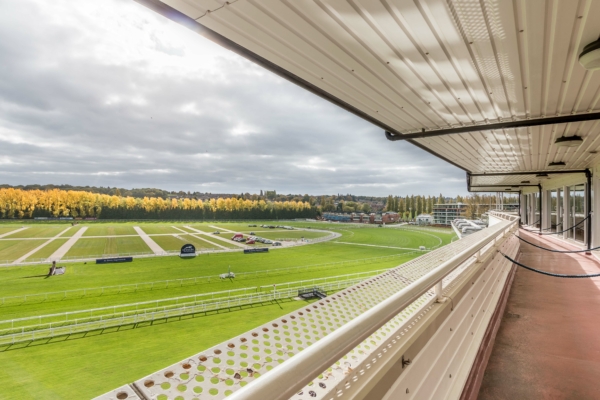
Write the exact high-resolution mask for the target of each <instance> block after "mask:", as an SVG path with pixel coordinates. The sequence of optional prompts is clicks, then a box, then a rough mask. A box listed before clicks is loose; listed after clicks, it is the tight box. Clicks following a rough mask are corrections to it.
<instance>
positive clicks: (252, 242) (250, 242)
mask: <svg viewBox="0 0 600 400" xmlns="http://www.w3.org/2000/svg"><path fill="white" fill-rule="evenodd" d="M254 243H256V242H255V241H254V240H252V239H248V240H246V244H254Z"/></svg>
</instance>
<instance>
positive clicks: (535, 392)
mask: <svg viewBox="0 0 600 400" xmlns="http://www.w3.org/2000/svg"><path fill="white" fill-rule="evenodd" d="M521 236H522V237H523V238H525V239H526V240H528V241H530V242H532V243H536V244H538V245H541V246H544V247H550V248H555V249H558V250H574V249H576V248H575V247H573V246H572V245H569V244H565V243H564V242H559V241H558V240H556V239H552V238H549V237H548V236H538V235H535V234H532V233H529V232H525V231H524V230H521ZM518 261H519V262H521V263H523V264H525V265H527V266H530V267H533V268H537V269H541V270H544V271H549V272H555V273H567V274H568V273H571V274H586V273H598V272H600V262H598V261H597V259H596V258H595V257H594V256H586V255H585V253H581V254H559V253H551V252H548V251H544V250H540V249H537V248H535V247H533V246H530V245H528V244H526V243H523V242H522V243H521V250H520V254H519V257H518ZM478 398H479V399H482V400H489V399H574V400H575V399H577V400H585V399H600V278H584V279H562V278H554V277H548V276H544V275H540V274H537V273H534V272H531V271H527V270H525V269H523V268H520V267H518V270H517V272H516V276H515V280H514V282H513V285H512V288H511V292H510V296H509V298H508V303H507V305H506V311H505V313H504V316H503V318H502V323H501V326H500V329H499V331H498V335H497V337H496V341H495V343H494V348H493V350H492V354H491V356H490V360H489V362H488V365H487V369H486V371H485V375H484V378H483V382H482V385H481V389H480V391H479V397H478Z"/></svg>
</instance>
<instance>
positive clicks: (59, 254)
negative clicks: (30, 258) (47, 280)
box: [48, 226, 87, 261]
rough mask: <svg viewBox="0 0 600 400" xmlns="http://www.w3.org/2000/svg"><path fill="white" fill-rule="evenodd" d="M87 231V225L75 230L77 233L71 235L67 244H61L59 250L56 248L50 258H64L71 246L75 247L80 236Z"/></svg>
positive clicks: (55, 259) (56, 259)
mask: <svg viewBox="0 0 600 400" xmlns="http://www.w3.org/2000/svg"><path fill="white" fill-rule="evenodd" d="M85 231H87V226H84V227H83V228H81V229H80V230H78V231H77V232H75V234H74V235H73V236H71V237H70V238H69V240H67V242H66V243H65V244H63V245H62V246H60V247H59V248H58V250H56V251H55V252H54V253H53V254H52V255H51V256H50V257H48V259H50V260H54V261H58V260H60V259H61V258H63V257H64V256H65V254H67V252H68V251H69V250H70V249H71V247H73V245H74V244H75V242H77V241H78V240H79V238H81V236H83V233H84V232H85Z"/></svg>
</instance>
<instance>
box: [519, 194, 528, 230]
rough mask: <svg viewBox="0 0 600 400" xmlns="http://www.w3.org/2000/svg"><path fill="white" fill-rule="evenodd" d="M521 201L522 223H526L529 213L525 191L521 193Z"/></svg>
mask: <svg viewBox="0 0 600 400" xmlns="http://www.w3.org/2000/svg"><path fill="white" fill-rule="evenodd" d="M519 197H520V198H519V202H520V204H521V223H524V222H525V220H526V219H527V215H526V214H525V213H526V212H527V207H526V205H527V204H526V201H525V195H524V194H523V193H521V194H520V195H519Z"/></svg>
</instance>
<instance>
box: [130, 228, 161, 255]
mask: <svg viewBox="0 0 600 400" xmlns="http://www.w3.org/2000/svg"><path fill="white" fill-rule="evenodd" d="M133 229H135V231H136V232H137V233H138V235H139V236H140V237H141V238H142V240H143V241H144V242H146V244H147V245H148V247H150V250H152V251H153V252H154V254H163V253H164V252H165V251H164V250H163V249H162V247H160V246H159V245H158V243H156V242H155V241H154V240H152V238H151V237H150V236H148V234H147V233H146V232H144V231H143V230H142V228H140V227H139V226H134V227H133Z"/></svg>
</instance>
